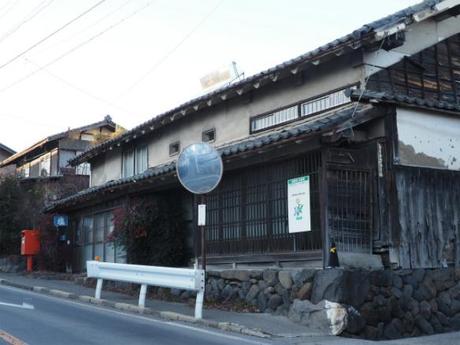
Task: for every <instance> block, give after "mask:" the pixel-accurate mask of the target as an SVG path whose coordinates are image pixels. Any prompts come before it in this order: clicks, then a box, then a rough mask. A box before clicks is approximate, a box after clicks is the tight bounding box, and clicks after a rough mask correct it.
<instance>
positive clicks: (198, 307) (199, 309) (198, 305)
mask: <svg viewBox="0 0 460 345" xmlns="http://www.w3.org/2000/svg"><path fill="white" fill-rule="evenodd" d="M203 299H204V291H203V290H200V291H198V293H197V295H196V302H195V319H202V318H203Z"/></svg>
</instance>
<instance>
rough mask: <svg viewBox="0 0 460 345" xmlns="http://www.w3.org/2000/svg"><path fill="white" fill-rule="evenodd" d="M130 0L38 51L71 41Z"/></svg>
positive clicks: (131, 0) (129, 0)
mask: <svg viewBox="0 0 460 345" xmlns="http://www.w3.org/2000/svg"><path fill="white" fill-rule="evenodd" d="M130 2H133V0H127V1H125V2H124V3H122V4H121V5H120V6H118V7H117V8H115V9H114V10H112V11H110V12H109V13H107V14H105V15H104V16H102V17H100V18H98V19H97V20H96V21H94V22H93V23H91V24H89V25H87V26H86V27H84V28H83V29H82V30H80V31H78V32H76V33H74V34H71V35H69V36H67V37H64V38H63V39H62V40H59V41H57V42H53V43H51V44H50V45H48V46H46V47H42V49H39V50H38V52H41V51H42V50H45V49H46V50H49V49H50V48H53V47H56V46H59V45H61V44H62V43H69V41H70V40H71V39H72V38H74V37H76V36H78V35H80V34H81V33H83V32H85V31H88V30H89V29H90V28H92V27H94V26H96V25H98V24H99V23H101V22H102V21H104V20H105V19H107V18H109V17H110V16H112V15H113V14H114V13H116V12H118V11H119V10H120V9H122V8H123V7H125V6H126V5H127V4H129V3H130Z"/></svg>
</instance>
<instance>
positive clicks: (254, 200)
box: [47, 0, 460, 268]
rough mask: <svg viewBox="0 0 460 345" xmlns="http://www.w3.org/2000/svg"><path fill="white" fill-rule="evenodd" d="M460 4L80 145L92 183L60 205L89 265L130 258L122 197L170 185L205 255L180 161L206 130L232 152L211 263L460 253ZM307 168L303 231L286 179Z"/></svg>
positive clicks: (398, 16)
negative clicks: (333, 249) (125, 253)
mask: <svg viewBox="0 0 460 345" xmlns="http://www.w3.org/2000/svg"><path fill="white" fill-rule="evenodd" d="M459 13H460V1H459V0H453V1H451V0H449V1H434V0H430V1H424V2H422V3H421V4H419V5H416V6H412V7H409V8H407V9H404V10H402V11H399V12H397V13H395V14H393V15H390V16H387V17H385V18H382V19H380V20H377V21H375V22H372V23H369V24H367V25H364V26H363V27H361V28H359V29H357V30H355V31H354V32H352V33H350V34H348V35H345V36H343V37H341V38H339V39H337V40H335V41H333V42H330V43H328V44H326V45H324V46H322V47H319V48H318V49H315V50H313V51H311V52H308V53H305V54H303V55H301V56H299V57H296V58H294V59H292V60H289V61H286V62H284V63H282V64H280V65H278V66H275V67H273V68H270V69H268V70H266V71H263V72H260V73H258V74H256V75H254V76H251V77H248V78H246V79H243V80H241V81H238V82H236V83H234V84H231V85H229V86H227V87H224V88H221V89H218V90H215V91H213V92H211V93H209V94H206V95H204V96H202V97H199V98H196V99H193V100H190V101H189V102H187V103H184V104H182V105H179V106H177V107H176V108H174V109H172V110H170V111H168V112H166V113H164V114H160V115H159V116H156V117H154V118H152V119H151V120H149V121H147V122H145V123H143V124H141V125H139V126H137V127H136V128H134V129H132V130H130V131H127V132H125V133H124V134H123V135H121V136H119V137H117V138H114V139H111V140H108V141H106V142H104V143H102V144H100V145H96V146H94V147H92V148H90V149H88V150H86V151H85V152H83V153H82V154H80V155H78V156H76V157H75V158H73V159H72V160H71V164H72V165H73V166H75V167H78V166H80V165H81V164H84V163H90V164H91V188H89V189H86V190H83V191H81V192H79V193H76V194H74V195H71V196H69V197H66V198H64V199H61V200H59V201H58V202H56V203H53V204H52V205H50V206H49V207H48V208H47V211H48V212H59V213H66V214H68V215H69V216H70V218H71V222H72V227H73V232H74V238H75V241H74V243H75V248H74V249H75V260H76V265H77V266H76V267H78V263H80V264H81V265H82V266H81V267H80V268H84V266H83V265H84V262H85V261H86V260H87V259H91V258H92V257H94V256H95V255H98V256H101V259H103V260H106V261H117V260H120V261H122V260H123V258H120V259H119V258H118V257H117V254H116V252H115V254H114V251H113V246H111V245H110V243H108V241H106V239H108V238H110V237H109V236H108V235H109V234H110V233H111V231H112V230H113V223H114V221H113V219H114V217H113V213H114V210H115V209H116V208H117V207H119V206H120V205H123V203H124V202H125V200H126V199H127V198H129V197H130V196H134V195H140V194H144V195H153V194H154V193H164V192H165V191H167V192H168V193H175V194H174V195H177V203H180V204H183V205H184V207H185V208H186V210H187V211H188V212H187V215H188V217H189V219H188V220H189V224H190V225H191V226H190V229H189V236H190V239H192V240H194V241H192V242H193V243H194V249H195V253H196V254H197V256H199V253H200V250H199V247H200V237H199V232H198V231H197V226H196V213H195V211H196V207H197V198H193V196H192V195H191V194H190V193H188V192H186V191H185V190H184V189H183V188H182V187H181V186H180V184H179V181H178V179H177V176H176V169H175V164H176V160H177V157H178V155H179V153H180V152H181V150H182V149H183V148H184V147H186V146H188V145H190V144H192V143H195V142H200V141H204V142H208V143H210V144H212V145H214V146H215V147H216V148H217V149H218V150H219V152H220V153H221V155H222V159H223V161H224V175H223V178H222V181H221V183H220V185H219V186H218V188H217V189H216V190H215V191H213V192H212V193H210V194H209V195H207V196H206V198H207V223H206V248H207V252H208V259H209V261H208V263H211V264H259V265H260V264H269V265H272V264H273V263H278V264H281V265H283V264H284V263H286V264H287V263H289V264H291V265H292V264H294V263H297V264H299V263H301V264H302V265H314V266H326V265H327V258H328V253H329V248H330V246H331V244H332V242H335V244H336V245H337V249H338V252H339V255H342V257H343V258H348V259H350V258H351V259H352V258H353V257H355V258H356V257H360V258H361V261H360V262H361V264H362V265H364V266H366V265H367V264H368V263H370V262H374V261H375V259H378V260H380V259H381V260H382V261H383V262H384V264H385V265H387V266H392V267H405V268H410V267H412V268H414V267H441V266H445V265H454V264H455V265H456V266H459V265H460V183H459V181H460V150H459V148H460V17H459V16H458V14H459ZM171 92H174V90H171ZM299 178H300V179H299ZM294 179H295V180H294ZM306 180H308V181H309V189H308V192H309V196H310V202H309V203H308V204H307V205H304V206H305V207H304V209H306V210H308V211H309V212H308V217H309V220H310V222H309V226H308V227H307V226H305V227H303V228H300V230H301V231H298V230H299V229H298V228H297V229H292V227H291V224H290V220H289V219H290V217H291V216H290V214H291V213H292V212H293V210H292V209H289V208H288V196H289V193H288V191H289V187H288V183H289V181H291V183H294V182H295V181H306ZM292 181H294V182H292ZM302 188H303V187H302ZM305 188H306V187H305ZM302 190H304V189H302ZM305 190H306V189H305ZM154 226H155V224H152V228H154ZM293 230H294V231H293Z"/></svg>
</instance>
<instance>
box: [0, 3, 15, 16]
mask: <svg viewBox="0 0 460 345" xmlns="http://www.w3.org/2000/svg"><path fill="white" fill-rule="evenodd" d="M18 3H19V1H14V0H13V1H10V2H8V3H7V4H6V5H5V6H3V7H2V8H1V9H0V10H3V9H4V8H6V7H8V6H9V5H10V4H11V6H10V7H8V8H7V9H6V10H5V12H3V13H2V14H0V19H1V18H3V17H4V16H6V15H7V14H8V13H10V12H11V10H12V9H13V8H14V7H15V6H16V5H17V4H18Z"/></svg>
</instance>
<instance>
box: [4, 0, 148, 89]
mask: <svg viewBox="0 0 460 345" xmlns="http://www.w3.org/2000/svg"><path fill="white" fill-rule="evenodd" d="M152 3H153V1H150V2H148V3H147V4H145V5H144V6H142V7H140V8H138V9H137V10H135V11H134V12H132V13H131V14H129V15H128V16H125V17H123V18H122V19H120V20H119V21H117V22H115V23H114V24H112V25H110V26H108V27H107V28H105V29H104V30H102V31H100V32H98V33H97V34H95V35H93V36H91V37H90V38H88V39H87V40H85V41H83V42H80V43H79V44H78V45H76V46H74V47H72V48H71V49H69V50H67V51H66V52H64V53H63V54H61V55H59V56H58V57H56V58H54V59H53V60H51V61H49V62H48V63H46V64H44V65H42V66H41V67H40V68H37V69H36V70H34V71H32V72H30V73H29V74H27V75H25V76H24V77H22V78H20V79H18V80H16V81H15V82H13V83H11V84H9V85H7V86H6V87H4V88H2V89H0V92H5V91H7V90H9V89H11V88H12V87H14V86H16V85H18V84H20V83H22V82H23V81H25V80H27V79H29V78H30V77H32V76H33V75H35V74H37V73H38V72H40V71H41V70H43V69H45V68H47V67H49V66H51V65H53V64H55V63H56V62H58V61H60V60H62V59H63V58H65V57H66V56H68V55H70V54H72V53H74V52H75V51H76V50H78V49H80V48H82V47H84V46H85V45H87V44H88V43H90V42H92V41H94V40H95V39H96V38H98V37H100V36H102V35H104V34H105V33H107V32H108V31H110V30H112V29H114V28H115V27H117V26H118V25H120V24H122V23H124V22H125V21H126V20H128V19H130V18H131V17H133V16H135V15H136V14H138V13H139V12H141V11H143V10H144V9H146V8H147V7H149V6H150V5H151V4H152Z"/></svg>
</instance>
